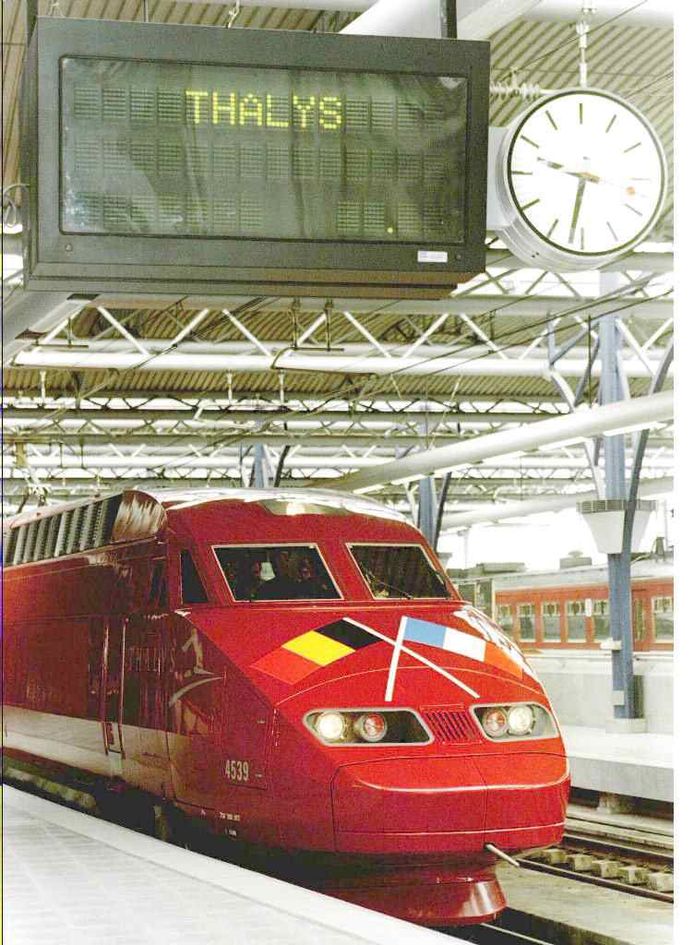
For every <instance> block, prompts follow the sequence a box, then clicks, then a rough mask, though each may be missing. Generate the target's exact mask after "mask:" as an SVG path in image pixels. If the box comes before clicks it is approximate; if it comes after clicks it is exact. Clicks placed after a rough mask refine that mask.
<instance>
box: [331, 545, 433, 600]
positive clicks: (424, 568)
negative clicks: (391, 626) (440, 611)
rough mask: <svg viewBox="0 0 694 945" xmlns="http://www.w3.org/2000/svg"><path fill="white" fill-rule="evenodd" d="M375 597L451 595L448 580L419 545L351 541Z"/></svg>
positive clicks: (362, 571) (354, 554) (351, 547)
mask: <svg viewBox="0 0 694 945" xmlns="http://www.w3.org/2000/svg"><path fill="white" fill-rule="evenodd" d="M349 547H350V551H351V552H352V554H353V556H354V559H355V561H356V562H357V564H358V566H359V570H360V571H361V573H362V575H363V576H364V578H365V580H366V583H367V584H368V585H369V590H370V591H371V593H372V594H373V596H374V597H384V598H403V597H416V598H427V597H450V596H451V595H450V594H449V593H448V589H447V587H446V583H445V581H444V579H443V575H441V574H440V573H439V572H438V571H437V570H435V568H434V567H433V566H432V564H431V562H430V561H429V559H428V557H427V556H426V554H425V553H424V549H423V548H421V547H420V546H419V545H350V546H349Z"/></svg>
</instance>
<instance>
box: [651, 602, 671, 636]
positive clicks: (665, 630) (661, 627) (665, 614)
mask: <svg viewBox="0 0 694 945" xmlns="http://www.w3.org/2000/svg"><path fill="white" fill-rule="evenodd" d="M653 630H654V633H655V639H656V641H660V640H672V639H673V637H674V611H673V607H672V597H654V598H653Z"/></svg>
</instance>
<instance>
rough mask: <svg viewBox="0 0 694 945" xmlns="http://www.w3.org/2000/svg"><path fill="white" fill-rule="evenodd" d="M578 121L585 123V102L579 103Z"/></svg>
mask: <svg viewBox="0 0 694 945" xmlns="http://www.w3.org/2000/svg"><path fill="white" fill-rule="evenodd" d="M578 121H579V123H580V124H581V125H582V124H583V102H579V103H578Z"/></svg>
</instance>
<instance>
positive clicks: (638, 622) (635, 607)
mask: <svg viewBox="0 0 694 945" xmlns="http://www.w3.org/2000/svg"><path fill="white" fill-rule="evenodd" d="M643 605H644V600H643V598H642V597H635V598H634V600H633V604H632V616H631V631H632V635H633V637H634V642H635V643H640V642H642V641H643V640H645V639H646V608H645V607H644V606H643Z"/></svg>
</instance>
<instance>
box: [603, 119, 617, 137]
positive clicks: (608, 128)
mask: <svg viewBox="0 0 694 945" xmlns="http://www.w3.org/2000/svg"><path fill="white" fill-rule="evenodd" d="M616 121H617V116H616V115H613V116H612V118H610V123H609V125H608V126H607V128H605V134H609V133H610V131H611V129H612V125H614V123H615V122H616Z"/></svg>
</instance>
